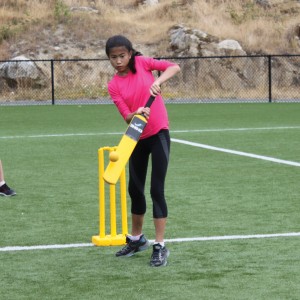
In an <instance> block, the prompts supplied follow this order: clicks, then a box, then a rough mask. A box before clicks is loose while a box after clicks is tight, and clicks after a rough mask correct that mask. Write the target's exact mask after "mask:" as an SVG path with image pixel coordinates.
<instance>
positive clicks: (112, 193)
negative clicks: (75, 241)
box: [92, 147, 128, 246]
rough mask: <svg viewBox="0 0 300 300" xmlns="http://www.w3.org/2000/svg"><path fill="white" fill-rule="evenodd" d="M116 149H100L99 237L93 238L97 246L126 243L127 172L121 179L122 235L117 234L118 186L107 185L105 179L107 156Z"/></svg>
mask: <svg viewBox="0 0 300 300" xmlns="http://www.w3.org/2000/svg"><path fill="white" fill-rule="evenodd" d="M115 150H116V147H103V148H100V149H98V170H99V235H95V236H93V237H92V243H93V244H94V245H96V246H117V245H124V244H125V243H126V234H127V233H128V225H127V198H126V171H125V168H124V169H123V170H122V173H121V176H120V178H119V189H120V200H121V221H122V233H120V234H118V233H117V208H116V184H107V183H106V182H105V181H104V179H103V174H104V170H105V166H104V165H105V158H106V156H107V155H106V154H107V153H108V154H109V153H110V152H112V151H115ZM107 185H108V186H109V204H110V234H106V228H105V227H106V226H105V225H106V219H105V209H106V208H105V207H106V199H105V198H106V187H107Z"/></svg>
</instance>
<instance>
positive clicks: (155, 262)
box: [150, 244, 170, 267]
mask: <svg viewBox="0 0 300 300" xmlns="http://www.w3.org/2000/svg"><path fill="white" fill-rule="evenodd" d="M169 255H170V251H169V250H168V249H167V248H166V247H163V246H162V245H160V244H154V245H153V252H152V255H151V260H150V266H151V267H160V266H166V265H167V258H168V256H169Z"/></svg>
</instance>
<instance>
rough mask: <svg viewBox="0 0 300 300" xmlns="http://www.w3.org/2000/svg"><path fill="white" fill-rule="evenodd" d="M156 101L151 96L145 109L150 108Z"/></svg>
mask: <svg viewBox="0 0 300 300" xmlns="http://www.w3.org/2000/svg"><path fill="white" fill-rule="evenodd" d="M154 100H155V97H154V96H152V95H151V96H150V98H149V99H148V101H147V103H146V105H145V107H150V106H151V105H152V103H153V101H154Z"/></svg>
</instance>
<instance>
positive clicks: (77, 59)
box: [0, 54, 300, 63]
mask: <svg viewBox="0 0 300 300" xmlns="http://www.w3.org/2000/svg"><path fill="white" fill-rule="evenodd" d="M247 57H249V58H256V57H265V58H272V57H300V54H265V55H263V54H261V55H231V56H230V55H228V56H227V55H224V56H161V57H155V58H156V59H177V60H184V59H211V58H219V59H223V58H247ZM29 61H31V62H66V61H70V62H76V61H108V58H73V59H72V58H66V59H24V60H22V59H20V60H14V59H12V60H10V59H8V60H0V63H6V62H29Z"/></svg>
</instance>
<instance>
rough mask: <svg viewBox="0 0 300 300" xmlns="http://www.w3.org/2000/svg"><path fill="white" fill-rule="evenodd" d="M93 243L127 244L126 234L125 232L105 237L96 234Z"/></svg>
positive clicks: (97, 244)
mask: <svg viewBox="0 0 300 300" xmlns="http://www.w3.org/2000/svg"><path fill="white" fill-rule="evenodd" d="M92 243H93V244H94V245H96V246H121V245H124V244H126V236H124V235H123V234H118V235H116V236H111V235H106V236H105V237H100V236H99V235H94V236H93V237H92Z"/></svg>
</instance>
